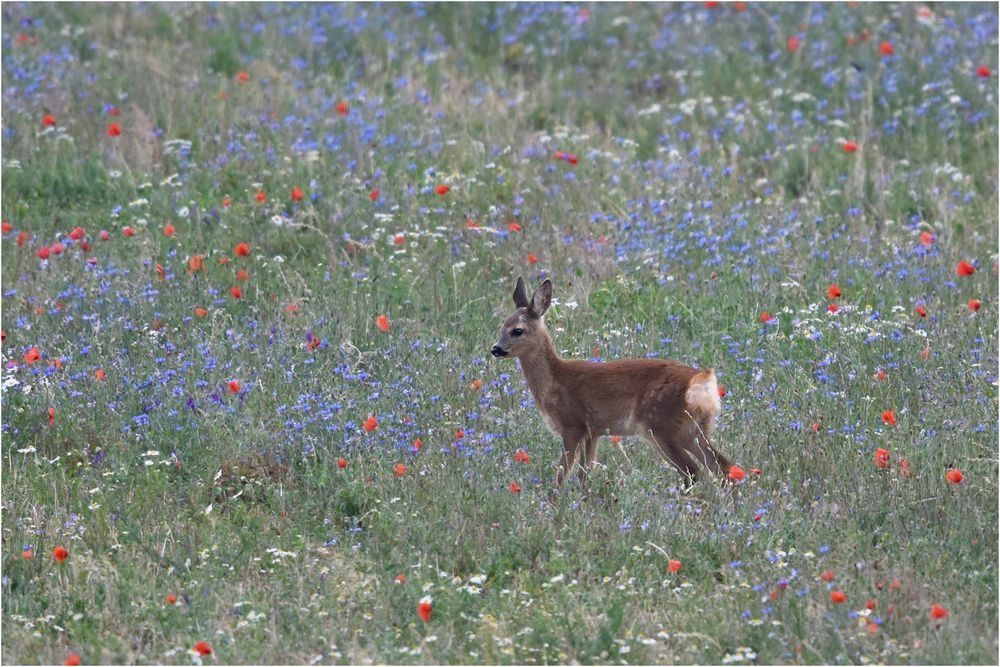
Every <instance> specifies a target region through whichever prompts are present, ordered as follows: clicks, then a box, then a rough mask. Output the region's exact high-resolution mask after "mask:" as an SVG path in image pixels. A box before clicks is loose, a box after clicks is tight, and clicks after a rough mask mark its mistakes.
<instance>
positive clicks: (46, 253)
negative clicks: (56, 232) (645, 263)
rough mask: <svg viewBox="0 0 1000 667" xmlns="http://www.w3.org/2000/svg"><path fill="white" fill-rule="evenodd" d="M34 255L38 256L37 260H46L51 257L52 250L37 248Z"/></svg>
mask: <svg viewBox="0 0 1000 667" xmlns="http://www.w3.org/2000/svg"><path fill="white" fill-rule="evenodd" d="M35 254H36V255H38V259H48V258H49V257H51V256H52V250H51V249H49V248H39V249H38V251H37V252H36V253H35Z"/></svg>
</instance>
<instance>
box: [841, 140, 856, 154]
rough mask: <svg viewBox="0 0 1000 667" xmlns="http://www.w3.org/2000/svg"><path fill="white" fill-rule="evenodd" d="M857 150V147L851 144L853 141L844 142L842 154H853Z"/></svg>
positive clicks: (853, 143)
mask: <svg viewBox="0 0 1000 667" xmlns="http://www.w3.org/2000/svg"><path fill="white" fill-rule="evenodd" d="M857 150H858V145H857V144H856V143H855V142H853V141H845V142H844V152H845V153H854V152H855V151H857Z"/></svg>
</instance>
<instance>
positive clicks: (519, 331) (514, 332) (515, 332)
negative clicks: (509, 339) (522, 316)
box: [510, 328, 524, 338]
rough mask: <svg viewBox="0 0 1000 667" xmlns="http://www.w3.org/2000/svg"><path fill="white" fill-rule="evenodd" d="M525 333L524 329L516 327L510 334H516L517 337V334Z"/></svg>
mask: <svg viewBox="0 0 1000 667" xmlns="http://www.w3.org/2000/svg"><path fill="white" fill-rule="evenodd" d="M523 333H524V329H520V328H519V329H514V330H513V331H511V332H510V335H511V336H514V337H515V338H516V337H517V336H520V335H521V334H523Z"/></svg>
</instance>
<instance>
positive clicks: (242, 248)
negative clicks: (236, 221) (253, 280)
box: [233, 243, 250, 257]
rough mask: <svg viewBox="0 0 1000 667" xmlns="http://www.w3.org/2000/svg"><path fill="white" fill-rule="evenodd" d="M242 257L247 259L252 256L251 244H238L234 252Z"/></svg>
mask: <svg viewBox="0 0 1000 667" xmlns="http://www.w3.org/2000/svg"><path fill="white" fill-rule="evenodd" d="M233 252H235V253H236V254H237V255H239V256H240V257H246V256H247V255H249V254H250V244H249V243H237V244H236V249H235V250H234V251H233Z"/></svg>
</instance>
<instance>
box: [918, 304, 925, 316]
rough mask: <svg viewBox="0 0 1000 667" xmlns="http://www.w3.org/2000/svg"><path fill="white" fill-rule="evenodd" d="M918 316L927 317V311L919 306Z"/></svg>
mask: <svg viewBox="0 0 1000 667" xmlns="http://www.w3.org/2000/svg"><path fill="white" fill-rule="evenodd" d="M917 315H919V316H920V317H927V309H926V308H924V307H923V306H917Z"/></svg>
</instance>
